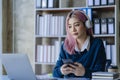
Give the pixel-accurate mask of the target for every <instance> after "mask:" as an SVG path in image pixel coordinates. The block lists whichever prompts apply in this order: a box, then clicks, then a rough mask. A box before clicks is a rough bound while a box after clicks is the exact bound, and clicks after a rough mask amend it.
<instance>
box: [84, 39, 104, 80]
mask: <svg viewBox="0 0 120 80" xmlns="http://www.w3.org/2000/svg"><path fill="white" fill-rule="evenodd" d="M105 64H106V53H105V48H104V45H103V42H102V41H100V42H99V46H98V48H97V49H96V51H95V54H94V59H93V64H91V65H92V67H90V68H86V69H85V71H86V72H85V75H84V76H85V77H90V78H91V77H92V72H96V71H105Z"/></svg>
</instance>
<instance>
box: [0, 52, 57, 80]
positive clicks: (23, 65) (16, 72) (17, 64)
mask: <svg viewBox="0 0 120 80" xmlns="http://www.w3.org/2000/svg"><path fill="white" fill-rule="evenodd" d="M2 64H3V65H4V67H5V70H6V72H7V75H8V77H9V78H10V80H45V79H37V77H36V76H35V74H34V72H33V70H32V66H31V64H30V62H29V59H28V56H27V54H22V53H21V54H15V53H14V54H2ZM49 80H56V79H49Z"/></svg>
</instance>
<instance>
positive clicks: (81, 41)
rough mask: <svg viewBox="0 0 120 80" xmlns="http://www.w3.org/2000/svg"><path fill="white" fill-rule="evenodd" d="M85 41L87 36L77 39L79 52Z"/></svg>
mask: <svg viewBox="0 0 120 80" xmlns="http://www.w3.org/2000/svg"><path fill="white" fill-rule="evenodd" d="M86 39H87V35H86V36H83V37H82V38H79V39H77V47H78V49H79V50H80V49H81V48H82V46H83V44H84V42H85V40H86Z"/></svg>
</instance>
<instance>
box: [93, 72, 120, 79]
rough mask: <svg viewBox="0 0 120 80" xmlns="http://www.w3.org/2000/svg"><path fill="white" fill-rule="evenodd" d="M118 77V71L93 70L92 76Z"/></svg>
mask: <svg viewBox="0 0 120 80" xmlns="http://www.w3.org/2000/svg"><path fill="white" fill-rule="evenodd" d="M118 77H119V73H117V72H93V73H92V78H109V79H116V78H118Z"/></svg>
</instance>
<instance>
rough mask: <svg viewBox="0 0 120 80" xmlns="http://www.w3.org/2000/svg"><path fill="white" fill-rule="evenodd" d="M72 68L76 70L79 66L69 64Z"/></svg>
mask: <svg viewBox="0 0 120 80" xmlns="http://www.w3.org/2000/svg"><path fill="white" fill-rule="evenodd" d="M69 66H70V67H72V68H74V69H76V67H77V66H75V65H73V64H69Z"/></svg>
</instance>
